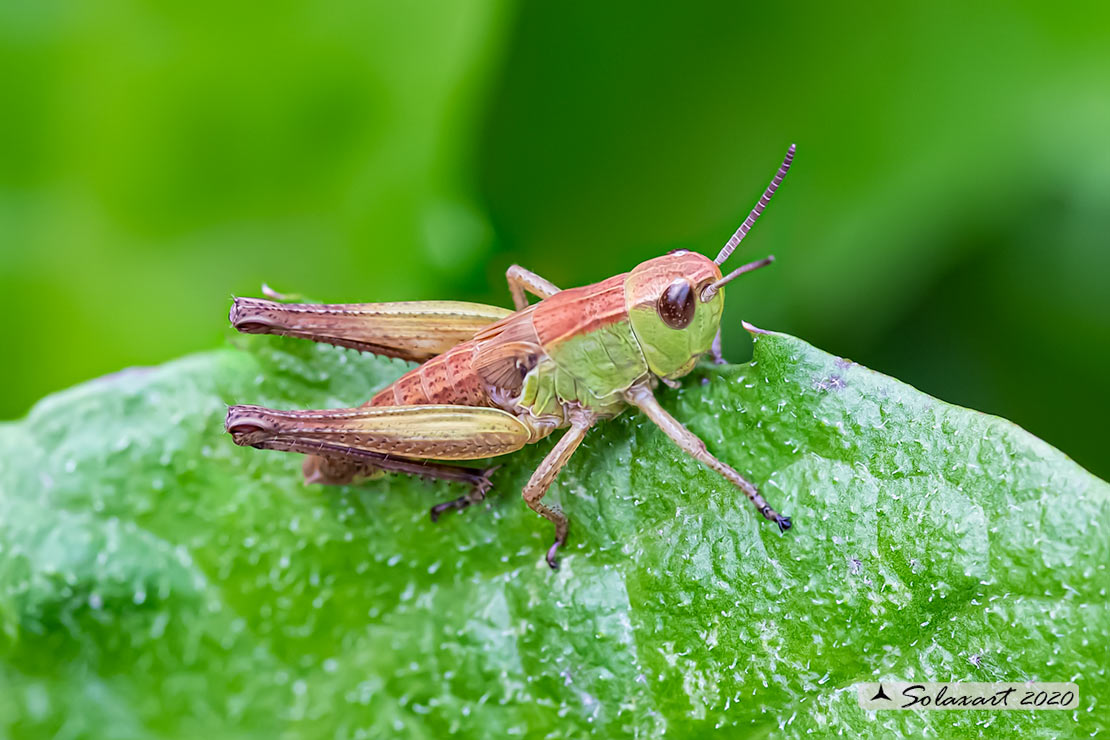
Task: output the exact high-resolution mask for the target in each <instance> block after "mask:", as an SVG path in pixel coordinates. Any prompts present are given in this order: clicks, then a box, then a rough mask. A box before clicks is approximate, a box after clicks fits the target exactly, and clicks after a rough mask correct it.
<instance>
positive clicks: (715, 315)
mask: <svg viewBox="0 0 1110 740" xmlns="http://www.w3.org/2000/svg"><path fill="white" fill-rule="evenodd" d="M720 279H721V268H719V267H718V266H717V264H716V263H715V262H714V261H713V260H711V259H709V258H708V257H706V256H705V255H702V254H698V253H697V252H687V251H685V250H678V251H675V252H671V253H670V254H667V255H664V256H662V257H656V258H655V259H652V260H648V261H647V262H644V263H641V264H640V265H637V266H636V268H635V269H633V270H632V272H630V273H628V278H627V279H626V280H625V283H624V296H625V302H626V304H627V306H628V318H629V321H630V322H631V324H632V331H633V332H634V333H635V334H636V339H638V340H639V342H640V347H641V349H643V351H644V358H645V359H646V360H647V363H648V367H649V368H650V369H651V371H652V372H653V373H654V374H656V375H658V376H659V377H662V378H678V377H681V376H683V375H685V374H686V373H688V372H690V371H691V370H693V368H694V365H695V364H696V363H697V361H698V357H700V356H701V355H703V354H705V353H706V352H708V351H709V348H710V346H712V344H713V337H715V336H716V335H717V327H719V326H720V324H721V311H722V310H723V309H724V305H725V296H724V291H723V290H720V289H717V290H715V291H714V292H713V293H712V294H711V295H709V296H708V300H702V295H703V294H704V293H705V291H706V290H707V289H708V288H709V287H710V286H711V285H713V284H714V283H716V282H717V281H718V280H720Z"/></svg>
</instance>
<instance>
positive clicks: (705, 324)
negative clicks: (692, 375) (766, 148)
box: [624, 144, 794, 379]
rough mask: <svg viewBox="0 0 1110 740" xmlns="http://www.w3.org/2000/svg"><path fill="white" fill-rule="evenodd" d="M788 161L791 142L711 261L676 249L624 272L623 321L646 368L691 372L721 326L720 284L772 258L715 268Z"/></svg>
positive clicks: (667, 373)
mask: <svg viewBox="0 0 1110 740" xmlns="http://www.w3.org/2000/svg"><path fill="white" fill-rule="evenodd" d="M793 161H794V145H793V144H791V145H790V149H788V150H787V152H786V158H785V159H783V162H782V165H781V166H780V167H779V169H778V172H776V173H775V176H774V177H773V178H772V179H771V184H770V185H768V186H767V189H766V190H765V191H764V193H763V197H762V198H760V199H759V202H758V203H756V205H755V208H753V209H752V212H751V213H750V214H748V217H747V218H746V219H744V223H742V224H741V225H740V228H739V229H737V230H736V233H735V234H733V235H732V238H731V239H729V240H728V243H727V244H725V246H724V248H723V249H721V252H720V254H718V255H717V259H715V260H711V259H709V258H708V257H705V256H703V255H700V254H698V253H696V252H687V251H685V250H677V251H674V252H671V253H670V254H668V255H665V256H663V257H656V258H655V259H653V260H648V261H647V262H644V263H643V264H641V265H639V266H637V267H636V268H635V269H634V270H633V271H632V272H630V273H629V274H628V279H627V280H626V281H625V288H624V297H625V304H626V305H627V307H628V317H629V321H630V322H631V324H632V331H633V332H634V333H635V334H636V338H637V339H638V340H639V342H640V348H641V349H643V351H644V357H645V359H647V363H648V367H649V368H650V369H651V371H652V372H653V373H655V374H656V375H657V376H659V377H661V378H666V379H670V378H679V377H682V376H683V375H685V374H686V373H688V372H690V371H691V370H693V369H694V365H695V364H697V361H698V357H700V356H701V355H703V354H705V353H706V352H708V351H709V349H710V347H712V345H713V338H714V337H715V336H716V335H717V329H718V328H719V327H720V325H721V311H722V309H723V308H724V302H725V295H724V286H725V284H726V283H728V282H729V281H731V280H733V279H735V278H737V277H739V276H741V275H743V274H744V273H746V272H751V271H752V270H756V269H758V268H760V267H763V266H765V265H769V264H771V262H772V261H773V260H774V257H767V258H765V259H761V260H758V261H756V262H750V263H748V264H746V265H743V266H741V267H738V268H736V269H735V270H733V271H732V272H730V273H729V274H728V275H725V276H723V277H722V275H721V267H720V266H721V265H723V264H724V263H725V260H727V259H728V258H729V255H731V254H732V252H733V250H735V249H736V247H737V245H739V244H740V242H741V240H743V238H744V237H745V236H747V235H748V232H749V231H750V230H751V228H752V225H753V224H754V223H755V221H756V219H758V218H759V216H760V214H762V213H763V209H764V208H766V207H767V204H768V203H769V202H770V201H771V196H773V195H774V194H775V190H777V189H778V187H779V185H780V184H781V183H782V179H783V178H784V177H785V176H786V172H787V170H789V169H790V164H791V162H793Z"/></svg>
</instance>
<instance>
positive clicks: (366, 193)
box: [0, 0, 1110, 477]
mask: <svg viewBox="0 0 1110 740" xmlns="http://www.w3.org/2000/svg"><path fill="white" fill-rule="evenodd" d="M0 68H2V70H3V74H2V75H0V100H2V101H3V109H2V112H0V311H2V316H3V319H4V321H3V323H4V333H3V342H4V343H3V347H4V353H3V357H4V361H3V363H2V364H0V387H2V388H3V392H2V394H0V418H2V417H16V416H19V415H21V414H23V413H24V412H25V411H26V410H27V409H28V407H29V406H30V405H31V404H32V403H33V402H34V401H35V400H36V399H37V398H39V397H41V396H42V395H43V394H45V393H48V392H50V391H53V390H56V389H59V388H62V387H65V386H67V385H70V384H72V383H75V382H78V381H81V380H84V379H86V378H90V377H94V376H96V375H99V374H102V373H107V372H112V371H115V370H118V369H120V368H123V367H126V366H129V365H137V364H138V365H142V364H152V363H158V362H162V361H164V360H167V359H169V358H172V357H175V356H177V355H180V354H182V353H186V352H191V351H194V350H200V349H204V348H208V347H213V346H217V345H219V344H220V343H221V342H223V341H225V337H226V336H227V335H228V334H229V330H228V328H227V322H226V318H225V317H226V313H227V308H228V303H229V298H230V296H231V295H232V294H244V295H257V294H258V293H259V285H260V283H262V282H263V281H266V282H268V283H269V284H270V285H272V286H273V287H275V288H276V289H278V290H283V291H294V292H301V293H305V294H307V295H311V296H313V297H315V298H318V299H321V300H327V301H358V300H367V301H373V300H397V299H421V298H458V299H473V300H480V301H487V302H495V303H498V304H501V305H508V294H507V291H506V289H505V285H504V281H503V278H502V274H503V272H504V270H505V268H506V267H507V266H508V265H509V264H511V263H513V262H518V263H520V264H523V265H525V266H527V267H529V268H531V269H534V270H536V271H538V272H540V273H541V274H543V275H545V276H546V277H548V278H549V279H551V280H553V281H554V282H555V283H557V284H559V285H562V286H571V285H576V284H583V283H588V282H593V281H596V280H599V279H602V278H604V277H607V276H608V275H610V274H613V273H616V272H619V271H623V270H626V269H628V268H630V267H631V266H633V265H634V264H635V263H637V262H638V261H641V260H643V259H646V258H649V257H651V256H654V255H657V254H659V253H661V252H663V251H665V250H667V249H671V248H674V247H676V246H687V247H691V248H694V249H699V250H701V251H704V252H705V253H707V254H714V253H715V252H716V250H717V249H718V248H719V246H720V245H721V244H722V243H723V242H724V240H725V239H726V238H727V237H728V235H729V234H730V233H731V232H732V230H733V229H734V228H735V227H736V226H737V224H738V223H739V222H740V220H742V219H743V217H744V216H745V215H746V214H747V212H748V209H749V208H750V207H751V205H752V204H753V202H754V201H755V199H756V198H757V197H758V195H759V193H760V191H761V190H762V188H763V187H764V186H765V184H766V182H767V180H768V179H769V178H770V176H771V174H772V173H773V171H774V169H775V167H776V166H777V164H778V162H779V160H780V158H781V156H782V154H783V151H784V150H785V148H786V146H787V145H788V144H789V143H790V142H791V141H795V142H797V144H798V147H799V149H798V157H797V160H796V163H795V167H794V170H793V171H792V172H791V174H790V177H789V178H788V179H787V182H786V184H785V186H784V187H783V189H782V190H781V191H780V194H779V196H778V198H777V199H776V201H775V203H774V204H773V205H772V206H771V208H770V209H769V210H768V213H767V215H766V216H765V218H764V219H763V220H762V221H761V223H760V224H759V226H758V227H757V228H756V230H755V231H754V232H753V235H752V236H751V237H750V239H749V241H747V242H746V243H745V245H744V249H743V251H742V253H741V259H742V258H755V257H759V256H763V255H764V254H767V253H771V252H773V253H774V254H776V255H777V256H778V258H779V262H777V263H776V265H775V266H774V267H773V268H772V269H770V270H766V271H763V272H760V273H759V274H758V275H754V276H751V277H749V278H746V279H745V280H744V281H743V282H742V283H738V284H736V286H735V287H734V288H732V289H730V291H729V307H728V309H727V311H726V332H727V334H726V346H727V352H728V354H729V356H730V357H731V358H732V359H734V360H744V359H746V358H747V356H748V352H749V348H748V345H747V341H746V339H745V338H744V336H743V332H742V331H741V330H740V319H741V318H744V319H747V320H749V321H751V322H753V323H755V324H756V325H758V326H764V327H767V328H773V329H777V330H782V331H787V332H791V333H794V334H797V335H799V336H801V337H803V338H805V339H807V340H808V341H811V342H813V343H815V344H817V345H818V346H821V347H823V348H825V349H827V350H829V351H832V352H835V353H837V354H841V355H845V356H848V357H851V358H852V359H854V360H856V361H858V362H861V363H864V364H866V365H868V366H871V367H873V368H875V369H878V370H881V371H883V372H886V373H889V374H892V375H895V376H897V377H899V378H901V379H903V380H905V381H907V382H909V383H912V384H913V385H915V386H917V387H919V388H921V389H923V390H925V391H927V392H929V393H931V394H933V395H936V396H939V397H940V398H943V399H945V400H948V401H953V402H956V403H959V404H963V405H967V406H971V407H974V408H978V409H981V410H983V411H988V412H991V413H996V414H1001V415H1003V416H1006V417H1008V418H1010V419H1013V420H1014V421H1016V422H1017V423H1019V424H1021V425H1022V426H1024V427H1026V428H1027V429H1029V430H1030V431H1032V432H1034V433H1035V434H1038V435H1040V436H1041V437H1043V438H1045V439H1047V440H1048V441H1049V442H1051V443H1053V444H1055V445H1056V446H1058V447H1060V448H1061V449H1063V450H1064V451H1065V452H1067V453H1068V454H1070V455H1071V456H1072V457H1074V458H1076V459H1077V460H1078V461H1079V462H1080V463H1082V464H1083V465H1085V466H1086V467H1088V468H1089V469H1091V470H1092V471H1093V472H1095V473H1097V474H1100V475H1102V476H1103V477H1110V457H1108V456H1107V455H1106V454H1105V449H1106V444H1107V436H1108V435H1107V433H1106V426H1105V425H1106V421H1105V418H1104V415H1105V413H1106V411H1107V410H1110V386H1108V384H1107V383H1106V382H1105V374H1106V370H1105V369H1106V368H1107V367H1108V366H1110V290H1108V286H1107V282H1108V277H1110V249H1108V247H1110V10H1108V9H1107V7H1106V6H1105V5H1104V4H1096V3H1093V2H1092V3H1055V4H1047V5H1046V4H1044V3H1034V2H1026V3H1015V2H1011V3H1006V4H982V5H972V4H967V3H961V2H938V3H929V4H905V5H903V6H876V5H874V4H862V3H861V4H858V5H845V4H827V3H816V2H809V3H801V4H790V5H789V6H786V5H782V4H750V3H748V4H742V3H704V4H696V5H694V4H690V5H687V4H683V5H682V6H675V7H667V8H650V7H647V6H644V5H642V4H639V3H636V4H633V3H605V4H601V3H586V2H578V3H559V4H554V3H527V4H519V5H517V4H510V3H503V2H474V1H468V2H446V1H441V2H422V3H404V4H401V3H397V4H392V3H390V4H386V3H367V2H343V1H339V0H325V1H323V2H289V1H283V0H279V1H278V2H273V3H267V4H265V5H262V4H257V5H251V4H237V3H215V2H205V1H204V0H201V1H200V2H191V3H152V2H151V3H147V2H137V1H135V0H102V1H96V2H91V3H79V2H69V1H67V0H46V1H45V2H42V1H39V2H25V1H24V0H14V2H12V1H9V2H4V3H0ZM737 264H739V260H738V261H737ZM369 390H370V389H367V392H368V393H369ZM361 400H362V399H357V398H356V399H351V401H352V403H354V402H358V401H361Z"/></svg>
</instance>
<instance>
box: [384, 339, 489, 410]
mask: <svg viewBox="0 0 1110 740" xmlns="http://www.w3.org/2000/svg"><path fill="white" fill-rule="evenodd" d="M476 351H477V346H476V345H475V343H474V342H473V341H470V342H463V343H462V344H459V345H456V346H454V347H452V348H451V349H449V350H447V351H446V352H444V353H443V354H442V355H438V356H436V357H433V358H432V359H430V360H428V361H427V362H425V363H424V364H423V365H421V366H420V367H417V368H414V369H412V370H410V371H409V372H407V373H405V374H404V375H402V376H401V377H400V378H398V379H397V380H396V381H395V382H394V383H393V384H391V385H388V386H386V387H385V388H383V389H382V390H381V391H379V392H378V393H377V394H375V395H374V397H373V398H371V399H370V401H369V403H367V404H366V405H368V406H423V405H427V404H451V405H457V406H490V405H492V404H491V403H490V400H489V396H488V395H487V394H486V389H485V385H484V384H483V382H482V379H481V378H480V377H479V376H478V375H477V374H476V373H475V372H474V370H473V369H472V365H471V361H472V359H473V356H474V353H475V352H476Z"/></svg>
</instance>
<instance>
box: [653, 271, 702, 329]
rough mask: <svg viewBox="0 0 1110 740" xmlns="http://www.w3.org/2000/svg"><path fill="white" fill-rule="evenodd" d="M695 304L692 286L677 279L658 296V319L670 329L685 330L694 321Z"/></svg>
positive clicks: (685, 281)
mask: <svg viewBox="0 0 1110 740" xmlns="http://www.w3.org/2000/svg"><path fill="white" fill-rule="evenodd" d="M695 304H696V300H695V296H694V288H693V286H691V285H690V283H689V281H687V280H683V279H682V278H679V279H678V280H675V281H674V282H673V283H671V284H670V285H668V286H667V289H666V290H664V291H663V295H661V296H659V305H658V306H657V309H658V311H659V318H661V319H663V323H664V324H666V325H667V326H669V327H671V328H672V329H685V328H686V327H687V326H689V325H690V322H691V321H693V320H694V309H695V307H696V305H695Z"/></svg>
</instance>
